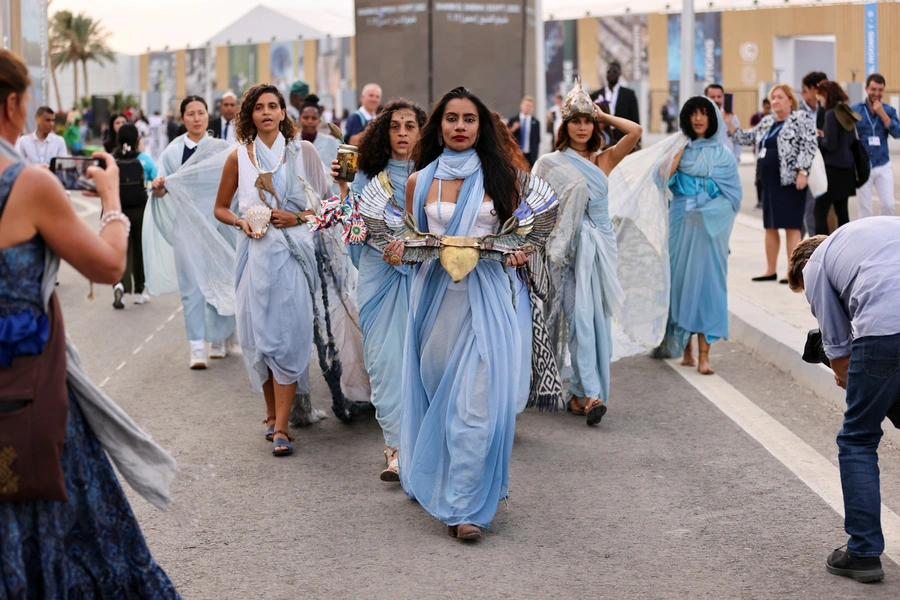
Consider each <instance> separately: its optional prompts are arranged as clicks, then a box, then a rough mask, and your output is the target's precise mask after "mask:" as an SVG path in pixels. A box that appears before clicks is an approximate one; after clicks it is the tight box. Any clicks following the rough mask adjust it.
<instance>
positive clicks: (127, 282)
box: [121, 206, 144, 294]
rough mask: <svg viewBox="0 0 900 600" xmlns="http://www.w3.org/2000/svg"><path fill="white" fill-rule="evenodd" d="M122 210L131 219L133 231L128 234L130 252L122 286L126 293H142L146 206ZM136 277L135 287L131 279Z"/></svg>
mask: <svg viewBox="0 0 900 600" xmlns="http://www.w3.org/2000/svg"><path fill="white" fill-rule="evenodd" d="M122 212H123V213H125V216H126V217H128V219H129V220H130V221H131V232H130V233H129V234H128V253H127V254H126V257H127V263H126V266H125V274H124V275H122V281H121V284H122V287H124V288H125V293H126V294H131V293H134V294H140V293H141V292H143V291H144V248H143V241H142V237H141V229H142V228H143V225H144V206H141V207H139V208H137V207H135V208H123V209H122ZM132 277H133V278H134V287H132V286H131V279H132Z"/></svg>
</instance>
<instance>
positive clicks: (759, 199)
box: [753, 161, 762, 205]
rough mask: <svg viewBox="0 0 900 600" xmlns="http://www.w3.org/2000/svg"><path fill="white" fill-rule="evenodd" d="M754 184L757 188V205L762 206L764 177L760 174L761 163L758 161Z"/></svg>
mask: <svg viewBox="0 0 900 600" xmlns="http://www.w3.org/2000/svg"><path fill="white" fill-rule="evenodd" d="M753 184H754V185H755V186H756V204H757V205H761V204H762V175H760V172H759V161H756V177H754V178H753Z"/></svg>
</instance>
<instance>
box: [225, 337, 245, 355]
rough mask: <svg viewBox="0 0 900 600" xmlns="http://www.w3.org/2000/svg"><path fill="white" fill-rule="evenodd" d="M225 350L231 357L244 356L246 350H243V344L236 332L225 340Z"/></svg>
mask: <svg viewBox="0 0 900 600" xmlns="http://www.w3.org/2000/svg"><path fill="white" fill-rule="evenodd" d="M225 350H226V351H227V352H228V354H230V355H231V356H242V355H243V354H244V350H243V348H241V342H240V341H239V340H238V335H237V332H236V331H235V332H234V333H232V334H231V335H229V336H228V339H227V340H225Z"/></svg>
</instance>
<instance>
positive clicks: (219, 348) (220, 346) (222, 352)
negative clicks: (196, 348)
mask: <svg viewBox="0 0 900 600" xmlns="http://www.w3.org/2000/svg"><path fill="white" fill-rule="evenodd" d="M227 354H228V351H227V350H226V349H225V342H224V341H221V342H212V343H211V344H210V345H209V357H210V358H225V356H226V355H227Z"/></svg>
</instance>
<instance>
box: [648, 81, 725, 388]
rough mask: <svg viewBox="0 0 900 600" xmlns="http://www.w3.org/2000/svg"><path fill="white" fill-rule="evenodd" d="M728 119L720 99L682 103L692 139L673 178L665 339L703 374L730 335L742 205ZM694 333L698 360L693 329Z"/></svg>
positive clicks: (685, 129) (672, 351)
mask: <svg viewBox="0 0 900 600" xmlns="http://www.w3.org/2000/svg"><path fill="white" fill-rule="evenodd" d="M724 128H725V122H724V120H723V119H722V115H721V113H720V111H719V110H718V108H717V107H716V105H715V104H713V102H712V101H710V100H709V99H708V98H704V97H701V96H697V97H694V98H691V99H690V100H688V101H687V102H686V103H685V105H684V107H683V108H682V109H681V130H682V132H683V133H684V135H686V136H687V137H688V138H690V140H691V141H690V142H689V143H688V145H687V147H686V148H685V149H684V150H683V151H682V152H681V153H679V154H677V155H676V157H675V161H674V163H673V165H672V169H671V171H670V175H671V178H670V179H669V181H668V186H669V189H670V190H671V191H672V195H673V196H672V201H671V203H670V204H669V259H670V261H671V273H672V291H671V300H670V303H669V323H668V326H667V328H666V341H667V345H668V350H669V353H670V354H671V356H678V355H682V354H683V359H682V362H681V364H682V365H685V366H690V367H693V366H695V365H697V367H698V370H699V371H700V372H701V373H703V374H704V375H711V374H713V373H715V370H713V368H712V366H711V365H710V362H709V347H710V344H712V343H713V342H714V341H716V340H717V339H724V338H727V337H728V290H727V286H726V279H727V276H728V239H729V238H730V237H731V228H732V226H733V225H734V218H735V215H736V214H737V211H738V209H739V208H740V206H741V197H742V189H741V180H740V177H739V175H738V169H737V163H735V161H734V155H733V154H732V152H731V151H730V150H728V149H726V148H725V147H724V146H723V145H722V144H721V143H720V142H719V135H718V134H719V132H721V131H723V130H724ZM694 333H696V334H697V342H698V345H699V347H700V348H699V365H698V363H697V362H695V360H694V355H693V350H692V347H691V334H694Z"/></svg>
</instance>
